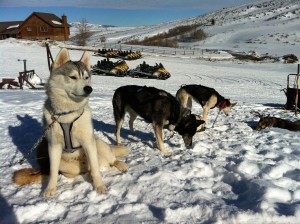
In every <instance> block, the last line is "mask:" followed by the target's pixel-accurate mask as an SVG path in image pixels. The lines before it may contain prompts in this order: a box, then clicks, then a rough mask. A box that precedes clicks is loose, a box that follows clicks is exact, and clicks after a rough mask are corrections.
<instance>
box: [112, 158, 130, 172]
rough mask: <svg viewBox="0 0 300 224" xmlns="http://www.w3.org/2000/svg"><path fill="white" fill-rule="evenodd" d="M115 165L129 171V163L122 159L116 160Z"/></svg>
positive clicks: (122, 170)
mask: <svg viewBox="0 0 300 224" xmlns="http://www.w3.org/2000/svg"><path fill="white" fill-rule="evenodd" d="M113 166H114V167H116V168H117V169H118V170H120V171H121V172H127V170H128V165H127V164H126V163H124V162H122V161H119V160H116V161H115V162H114V164H113Z"/></svg>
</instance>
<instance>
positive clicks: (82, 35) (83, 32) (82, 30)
mask: <svg viewBox="0 0 300 224" xmlns="http://www.w3.org/2000/svg"><path fill="white" fill-rule="evenodd" d="M78 32H79V33H78V35H77V44H78V45H79V46H85V45H86V42H87V40H88V38H89V37H90V36H91V32H90V29H89V26H88V22H87V20H86V19H85V18H83V19H82V20H81V21H80V24H79V26H78Z"/></svg>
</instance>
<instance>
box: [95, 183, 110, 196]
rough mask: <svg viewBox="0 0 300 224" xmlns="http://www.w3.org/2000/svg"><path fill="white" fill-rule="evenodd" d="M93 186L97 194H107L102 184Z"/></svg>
mask: <svg viewBox="0 0 300 224" xmlns="http://www.w3.org/2000/svg"><path fill="white" fill-rule="evenodd" d="M94 188H95V190H96V192H97V193H98V194H107V188H106V186H105V185H104V184H103V185H98V186H95V187H94Z"/></svg>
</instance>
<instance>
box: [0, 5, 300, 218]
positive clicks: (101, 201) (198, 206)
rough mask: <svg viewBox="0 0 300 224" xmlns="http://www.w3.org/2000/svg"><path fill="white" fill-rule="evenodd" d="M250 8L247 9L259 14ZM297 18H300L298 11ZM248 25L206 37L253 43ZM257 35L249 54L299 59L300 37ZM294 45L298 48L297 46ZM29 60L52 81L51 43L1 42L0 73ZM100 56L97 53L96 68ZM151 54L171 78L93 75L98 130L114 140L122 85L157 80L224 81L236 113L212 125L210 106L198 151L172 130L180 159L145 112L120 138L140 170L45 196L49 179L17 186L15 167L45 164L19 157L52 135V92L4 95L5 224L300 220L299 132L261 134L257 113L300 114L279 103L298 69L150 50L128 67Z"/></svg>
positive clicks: (0, 187) (225, 44)
mask: <svg viewBox="0 0 300 224" xmlns="http://www.w3.org/2000/svg"><path fill="white" fill-rule="evenodd" d="M278 2H279V1H274V4H275V3H276V4H277V3H278ZM281 2H283V3H284V2H289V3H293V4H294V3H295V5H297V4H298V8H299V1H292V0H288V1H281ZM296 3H297V4H296ZM278 4H279V3H278ZM251 7H252V6H251ZM251 7H250V6H249V7H248V8H249V11H247V12H254V11H255V10H254V9H255V7H254V8H251ZM295 7H296V6H295ZM256 8H257V7H256ZM290 8H291V6H290ZM296 8H297V7H296ZM244 9H245V10H246V9H247V7H244V8H243V10H244ZM243 10H239V13H242V12H243ZM251 10H252V11H251ZM274 10H275V9H274ZM281 10H286V7H285V8H283V9H281ZM244 13H245V14H246V12H245V11H244ZM229 15H230V14H229ZM233 15H235V14H232V16H233ZM291 15H292V16H293V15H294V14H291ZM298 15H299V14H298ZM230 18H231V19H232V17H229V16H228V17H227V21H229V20H230ZM278 18H279V17H278ZM224 21H225V20H224ZM255 21H256V22H255V23H256V25H257V27H258V28H259V27H260V26H259V24H261V26H264V24H265V23H264V22H265V20H260V19H257V20H255ZM297 21H298V24H299V18H298V19H297ZM287 24H291V23H287ZM248 25H249V24H247V25H245V26H244V27H242V26H237V28H236V30H234V32H233V31H232V30H233V29H234V28H232V29H225V28H224V31H223V35H221V34H222V33H221V34H218V35H215V36H214V37H211V38H213V39H208V40H207V42H206V44H207V45H210V46H214V45H215V46H218V48H219V49H230V48H231V47H232V46H233V45H232V44H233V42H234V41H232V40H235V41H236V42H240V43H242V42H244V40H245V39H244V37H245V36H247V32H248V35H250V34H251V35H254V33H253V32H255V29H253V27H251V26H250V25H249V26H248ZM166 26H167V25H166ZM170 26H171V25H170ZM247 27H249V29H247ZM288 27H289V28H288ZM238 28H239V29H240V28H243V30H242V32H241V33H243V35H241V33H240V34H239V35H238V33H239V32H238V30H239V29H238ZM277 28H278V31H277V32H278V33H282V34H284V33H288V34H289V33H292V32H294V33H295V35H296V37H297V38H298V39H296V40H299V29H298V30H297V29H296V30H293V29H294V27H293V26H289V25H287V26H286V28H283V26H278V27H277ZM153 30H155V29H153ZM257 30H258V31H263V30H264V29H262V28H259V29H257ZM126 32H128V33H129V31H126ZM132 32H133V31H132ZM263 32H264V31H263ZM115 35H117V34H115ZM119 35H123V33H122V32H119ZM253 38H254V37H253ZM272 38H273V37H271V36H270V35H265V36H263V37H262V39H263V40H264V41H266V42H267V43H273V42H272ZM291 39H292V38H291ZM226 40H227V41H226ZM252 42H253V43H251V46H250V45H249V46H250V47H249V50H251V49H252V50H255V51H259V50H260V49H262V50H261V51H260V52H262V53H272V54H277V55H282V54H284V53H294V54H296V55H297V56H298V58H299V56H300V55H299V53H300V47H299V42H297V41H295V45H292V46H291V47H290V48H289V49H288V50H287V47H288V46H289V45H288V44H286V43H283V42H282V41H278V43H277V44H276V45H275V43H274V44H260V43H259V42H256V41H252ZM206 44H203V46H204V47H205V46H206ZM241 46H243V45H241V44H239V45H238V47H237V49H238V50H239V51H242V50H244V49H243V48H242V47H241ZM262 46H263V48H262ZM274 46H276V48H274ZM291 49H292V50H293V52H287V51H290V50H291ZM51 52H52V54H53V56H54V57H55V56H56V54H57V53H58V52H59V48H58V47H56V46H52V47H51ZM70 55H71V58H72V59H73V60H79V59H80V57H81V55H82V51H75V50H72V51H70ZM18 59H20V60H23V59H26V60H27V69H34V70H35V72H36V73H37V74H38V75H39V76H40V77H41V78H42V79H45V80H46V79H47V78H48V77H49V71H48V65H47V57H46V49H45V48H44V47H42V46H41V44H40V43H37V42H31V41H17V40H14V39H8V40H5V41H0V69H1V70H0V79H2V78H16V77H17V76H18V73H19V72H20V71H23V62H22V61H18ZM100 59H102V58H98V57H92V64H95V63H96V62H97V60H100ZM112 60H114V59H112ZM142 61H146V62H147V63H148V64H151V65H153V64H155V63H156V62H157V63H159V62H161V63H162V64H163V65H164V66H165V68H166V69H167V70H168V71H169V72H170V73H171V77H170V78H169V79H167V80H148V79H134V78H129V77H123V78H117V77H105V76H93V88H94V91H93V93H92V94H91V98H90V107H91V108H92V110H93V119H94V120H93V122H94V128H95V132H96V133H97V134H98V135H99V136H100V137H101V138H103V139H104V140H105V141H107V142H109V143H111V144H115V137H114V129H115V124H114V119H113V114H112V111H113V110H112V104H111V99H112V95H113V93H114V90H115V89H116V88H118V87H119V86H122V85H127V84H137V85H147V86H155V87H157V88H161V89H164V90H167V91H169V92H170V93H172V94H175V93H176V91H177V90H178V88H179V87H180V86H181V85H182V84H202V85H205V86H209V87H213V88H215V89H216V90H217V91H218V92H219V93H220V94H221V95H223V96H224V97H227V98H230V100H231V101H232V102H237V105H236V106H235V107H234V109H233V110H232V112H231V114H230V115H229V116H227V117H226V116H225V115H224V114H223V113H221V114H220V116H219V117H218V120H217V121H216V123H215V126H214V128H211V126H212V123H213V121H214V119H215V117H216V116H217V113H218V110H217V109H213V110H211V111H210V113H209V120H208V124H207V127H208V128H207V129H206V131H205V132H200V133H197V134H196V135H195V136H194V145H193V147H192V148H191V149H186V148H185V147H184V143H183V140H182V138H181V137H180V136H179V135H178V134H176V133H175V134H174V133H172V132H170V131H167V130H166V131H165V144H166V145H167V146H168V147H169V148H170V149H172V150H173V154H172V155H171V156H170V157H164V156H162V155H161V154H160V152H159V150H158V149H157V148H156V143H155V137H154V134H153V130H152V126H151V125H150V124H147V123H145V122H144V121H143V120H142V119H140V118H138V119H137V120H136V121H135V125H134V126H135V129H136V136H132V135H131V134H130V131H129V126H128V122H125V123H124V125H123V129H122V130H121V137H122V142H123V143H124V145H126V146H127V147H128V148H129V150H130V154H129V156H128V157H127V158H125V159H124V160H123V161H125V162H126V163H128V165H129V171H128V172H127V173H125V174H122V173H120V172H118V171H117V170H115V169H112V170H110V171H106V172H103V173H102V174H103V179H104V182H105V184H106V186H107V188H108V194H107V195H98V194H97V193H96V192H95V191H94V190H93V189H92V185H91V184H90V183H89V182H87V180H86V179H87V178H86V176H79V177H76V178H75V179H68V178H66V177H64V176H59V183H58V191H57V194H56V195H55V196H54V197H53V198H50V199H45V198H44V197H43V196H42V192H43V190H44V189H45V187H46V183H42V184H33V185H28V186H23V187H18V186H15V185H14V183H13V182H12V176H13V173H14V171H16V170H18V169H21V168H25V167H30V166H36V163H35V162H34V156H31V158H30V159H29V161H27V162H25V163H24V164H22V165H20V164H18V161H19V160H20V159H21V158H23V156H24V155H26V154H27V152H28V150H30V149H31V147H32V146H33V145H34V143H35V142H36V141H37V140H38V138H39V137H40V136H41V135H42V131H43V130H42V127H41V118H42V107H43V102H44V100H45V98H46V96H45V93H44V91H43V90H30V89H24V90H1V91H0V108H1V109H0V123H1V126H0V139H1V141H0V146H1V147H0V171H1V175H0V207H1V209H0V223H5V224H6V223H228V224H232V223H261V224H265V223H292V224H294V223H295V224H296V223H299V220H300V141H299V137H300V133H299V132H292V131H288V130H285V129H279V128H271V129H265V130H262V131H255V130H253V127H255V126H256V125H257V122H258V118H257V117H255V116H254V115H253V114H252V112H253V111H255V112H259V113H264V114H270V115H272V116H276V117H280V118H284V119H290V120H292V121H295V120H299V116H298V117H296V116H295V115H294V113H293V112H290V111H286V110H282V109H280V108H281V107H283V106H284V104H285V102H286V97H285V95H284V93H283V92H282V91H281V90H282V89H283V88H285V87H286V78H287V75H288V74H291V73H296V71H297V65H296V64H284V63H282V62H277V63H253V62H245V61H235V60H228V61H216V62H211V61H206V60H199V57H197V56H194V57H190V56H184V57H183V56H179V55H177V56H176V57H175V56H172V57H171V56H166V55H159V54H144V57H143V58H142V59H139V60H136V61H128V62H127V64H128V65H129V67H130V68H134V67H135V66H137V65H138V64H140V63H142ZM193 106H194V107H193V112H194V113H198V114H201V113H202V109H201V107H200V106H199V105H197V104H195V103H194V105H193ZM126 119H127V120H128V118H126Z"/></svg>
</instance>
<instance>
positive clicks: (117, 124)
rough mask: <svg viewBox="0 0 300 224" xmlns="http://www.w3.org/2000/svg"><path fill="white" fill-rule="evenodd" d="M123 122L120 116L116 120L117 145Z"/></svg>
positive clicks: (119, 140) (119, 142)
mask: <svg viewBox="0 0 300 224" xmlns="http://www.w3.org/2000/svg"><path fill="white" fill-rule="evenodd" d="M123 123H124V118H120V119H119V120H117V121H116V141H117V144H118V145H120V144H121V137H120V132H121V128H122V125H123Z"/></svg>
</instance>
